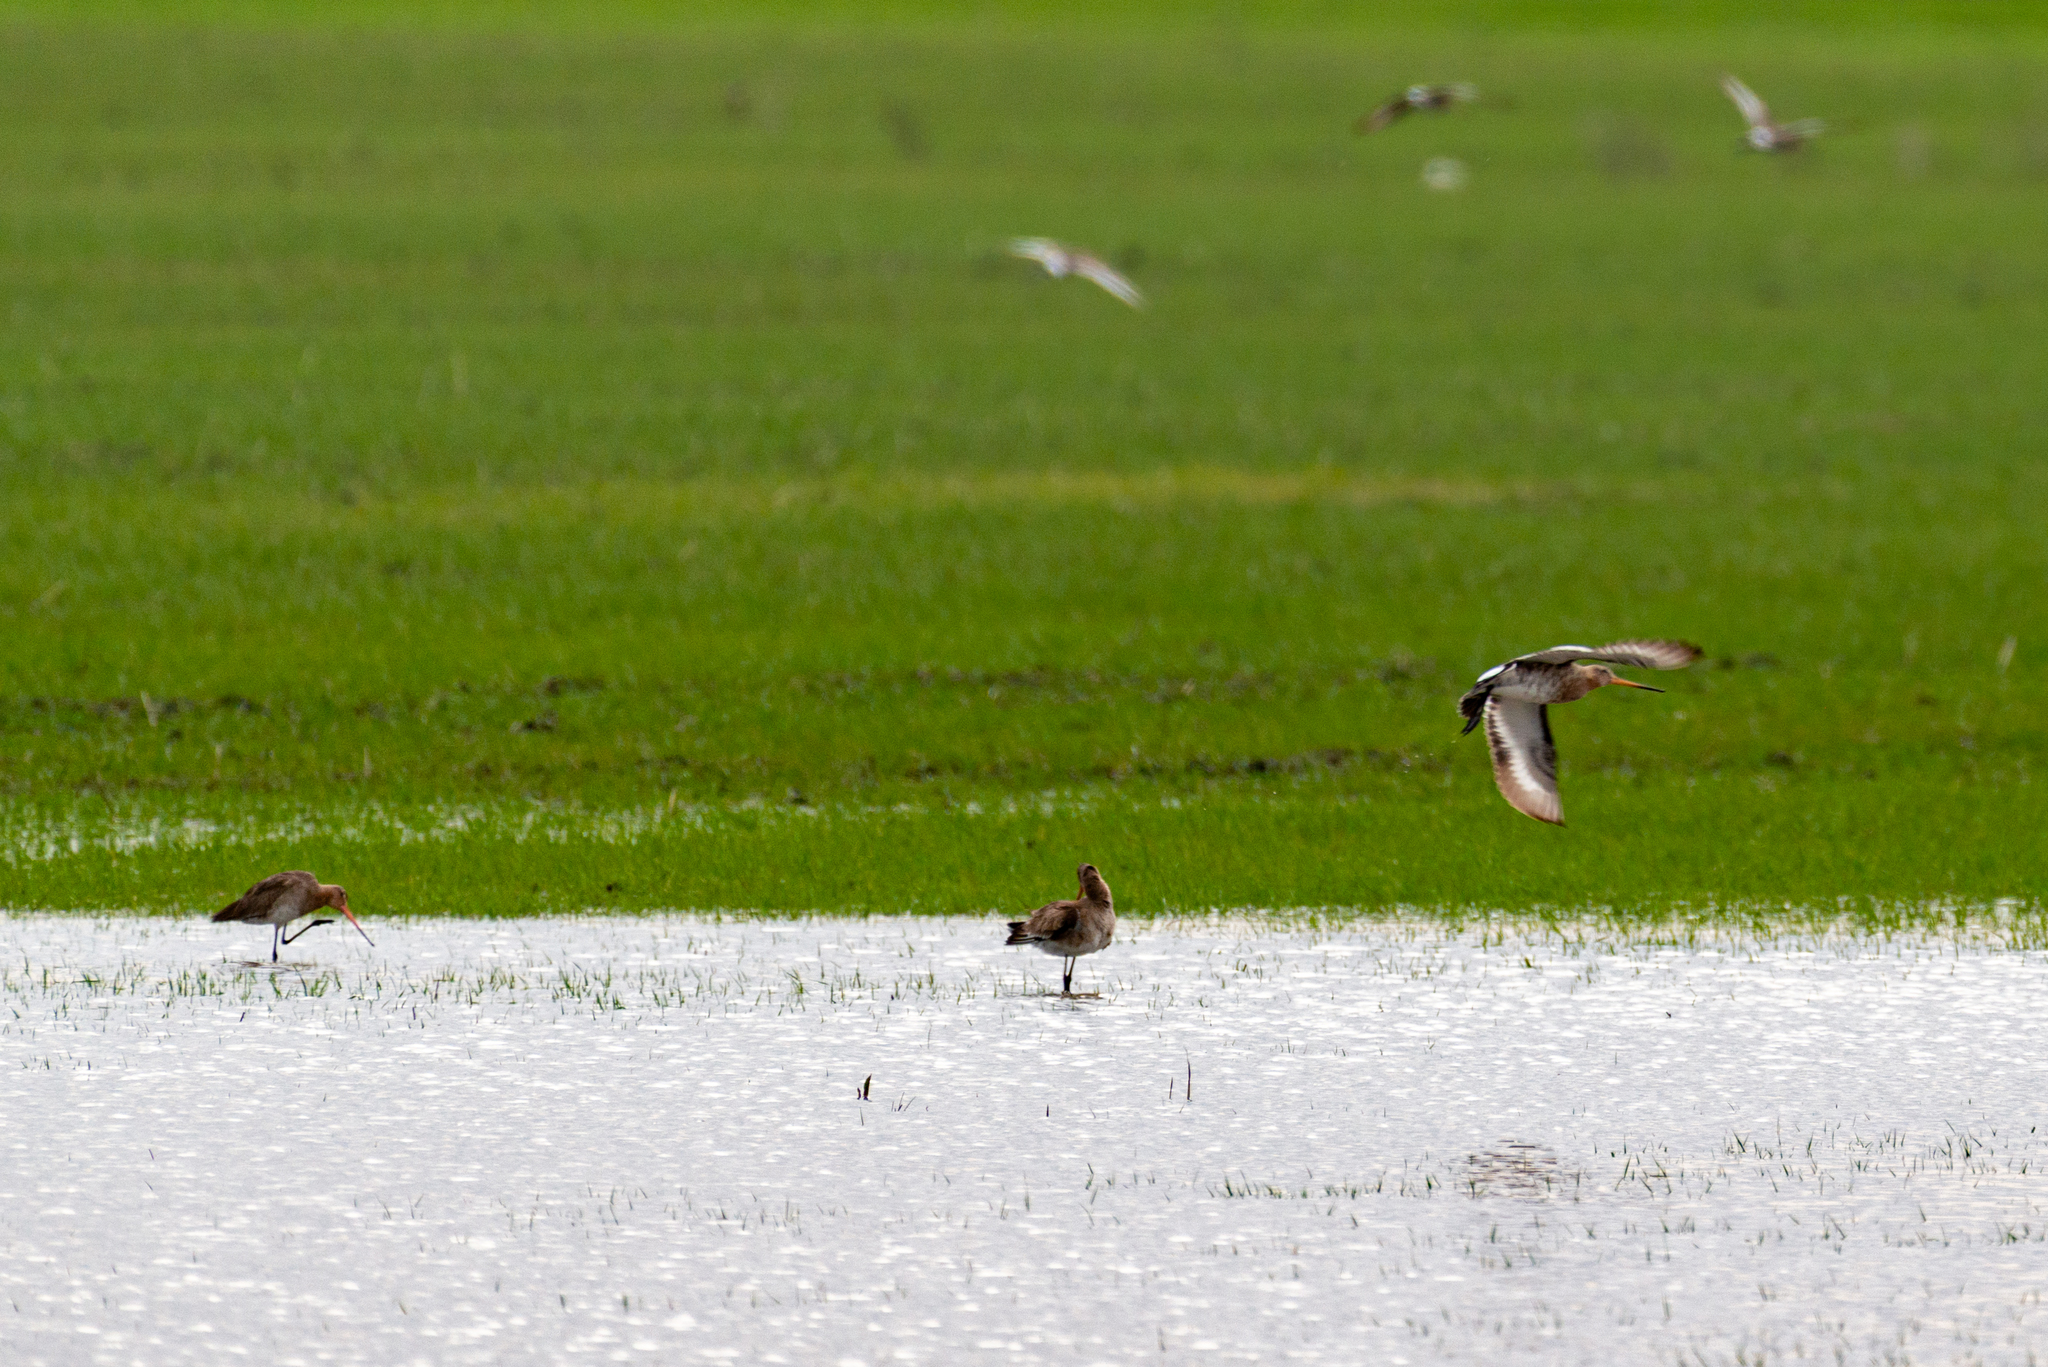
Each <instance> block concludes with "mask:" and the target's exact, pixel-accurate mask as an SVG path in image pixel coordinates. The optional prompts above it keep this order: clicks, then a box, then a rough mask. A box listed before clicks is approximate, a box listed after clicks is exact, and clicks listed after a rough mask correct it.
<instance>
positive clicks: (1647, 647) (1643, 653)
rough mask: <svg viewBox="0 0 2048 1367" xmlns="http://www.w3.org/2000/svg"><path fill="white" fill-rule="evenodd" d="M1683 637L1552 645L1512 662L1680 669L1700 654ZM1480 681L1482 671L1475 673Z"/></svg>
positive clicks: (1699, 651)
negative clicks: (1595, 662) (1581, 662)
mask: <svg viewBox="0 0 2048 1367" xmlns="http://www.w3.org/2000/svg"><path fill="white" fill-rule="evenodd" d="M1704 653H1705V652H1703V651H1702V650H1701V649H1700V648H1699V647H1698V646H1696V645H1692V644H1690V643H1689V642H1686V641H1616V642H1614V643H1613V644H1612V645H1604V646H1552V647H1551V648H1550V649H1548V650H1539V651H1537V652H1536V653H1535V654H1534V655H1523V656H1520V657H1519V658H1517V659H1515V660H1513V661H1511V662H1510V663H1513V664H1532V665H1562V664H1570V663H1571V662H1572V661H1574V660H1598V661H1600V662H1601V663H1602V664H1613V665H1627V666H1629V667H1631V668H1633V669H1684V668H1685V667H1686V666H1687V665H1689V664H1691V663H1692V662H1693V661H1694V660H1697V659H1698V658H1699V657H1700V656H1701V655H1702V654H1704ZM1479 677H1480V679H1481V681H1484V680H1485V678H1486V675H1484V674H1482V675H1480V676H1479Z"/></svg>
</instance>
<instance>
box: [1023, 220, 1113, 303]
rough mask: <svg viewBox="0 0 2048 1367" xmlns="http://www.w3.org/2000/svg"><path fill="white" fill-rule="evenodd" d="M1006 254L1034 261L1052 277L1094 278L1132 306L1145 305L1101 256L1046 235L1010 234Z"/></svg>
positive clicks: (1093, 279)
mask: <svg viewBox="0 0 2048 1367" xmlns="http://www.w3.org/2000/svg"><path fill="white" fill-rule="evenodd" d="M1010 255H1012V256H1015V257H1021V258H1022V259H1024V260H1026V261H1036V262H1037V263H1038V264H1039V265H1041V266H1043V267H1045V273H1046V274H1047V275H1049V276H1051V277H1052V278H1053V279H1055V280H1064V279H1066V278H1067V277H1068V276H1070V275H1078V276H1080V277H1081V278H1082V279H1083V280H1092V281H1094V282H1095V283H1096V284H1098V285H1100V286H1102V288H1104V289H1106V290H1108V291H1109V292H1110V293H1111V294H1113V295H1115V296H1116V297H1117V298H1119V299H1121V300H1123V301H1124V302H1125V303H1126V304H1129V305H1130V306H1131V307H1132V308H1134V309H1141V308H1143V307H1145V296H1144V295H1142V294H1140V293H1138V287H1137V286H1136V285H1133V284H1132V283H1131V282H1130V281H1128V280H1126V279H1124V277H1123V276H1122V275H1120V274H1118V273H1117V272H1116V270H1115V269H1114V268H1112V267H1111V266H1110V264H1109V263H1108V262H1107V261H1104V260H1103V259H1102V258H1101V257H1098V256H1090V255H1089V254H1088V253H1087V252H1077V251H1075V250H1074V249H1073V248H1072V247H1063V246H1061V245H1060V244H1059V243H1057V242H1055V241H1053V240H1052V239H1051V238H1049V237H1013V238H1011V239H1010Z"/></svg>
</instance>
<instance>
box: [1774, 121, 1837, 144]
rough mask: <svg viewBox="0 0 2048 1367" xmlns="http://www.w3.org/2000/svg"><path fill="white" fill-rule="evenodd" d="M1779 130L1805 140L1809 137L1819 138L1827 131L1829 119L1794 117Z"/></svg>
mask: <svg viewBox="0 0 2048 1367" xmlns="http://www.w3.org/2000/svg"><path fill="white" fill-rule="evenodd" d="M1778 131H1779V132H1781V133H1786V134H1789V135H1790V136H1792V137H1795V138H1798V139H1800V140H1801V141H1804V140H1806V139H1807V138H1817V137H1819V136H1820V135H1821V134H1823V133H1825V132H1827V131H1828V121H1827V120H1826V119H1794V120H1792V122H1790V123H1788V124H1786V125H1785V126H1784V127H1783V128H1780V129H1779V130H1778Z"/></svg>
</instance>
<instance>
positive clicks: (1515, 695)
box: [1458, 641, 1700, 826]
mask: <svg viewBox="0 0 2048 1367" xmlns="http://www.w3.org/2000/svg"><path fill="white" fill-rule="evenodd" d="M1699 657H1700V648H1699V647H1698V646H1695V645H1687V644H1686V643H1685V642H1683V641H1616V642H1615V643H1614V644H1613V645H1610V646H1552V647H1551V648H1550V649H1548V650H1539V651H1537V652H1536V653H1535V654H1534V655H1523V656H1520V657H1518V658H1516V659H1513V660H1509V661H1508V662H1507V663H1506V664H1503V665H1495V666H1494V667H1493V668H1492V669H1489V670H1487V671H1486V672H1485V673H1484V674H1481V675H1480V676H1479V681H1478V682H1477V683H1475V684H1473V685H1472V691H1471V692H1469V693H1467V694H1466V695H1465V696H1464V697H1462V698H1460V699H1458V713H1459V715H1460V716H1462V717H1464V718H1465V730H1463V731H1460V732H1459V733H1458V734H1459V735H1461V736H1462V735H1465V734H1467V733H1469V732H1470V731H1471V730H1472V728H1473V727H1475V726H1477V725H1479V723H1480V722H1481V721H1484V722H1485V723H1486V743H1487V745H1488V746H1489V747H1490V748H1491V749H1492V750H1493V781H1494V782H1495V783H1496V784H1498V785H1499V787H1500V795H1501V796H1502V797H1504V798H1506V799H1507V800H1508V805H1510V806H1511V807H1513V808H1514V809H1515V810H1516V811H1518V812H1521V813H1522V814H1523V815H1525V816H1533V817H1535V818H1536V819H1537V820H1538V821H1549V822H1552V823H1554V824H1556V825H1559V826H1562V825H1563V824H1564V808H1563V806H1562V805H1561V804H1560V803H1559V802H1558V798H1557V747H1556V746H1555V745H1554V744H1552V743H1551V739H1550V711H1549V704H1551V703H1554V702H1577V701H1578V700H1579V699H1580V698H1583V697H1585V696H1586V695H1587V694H1588V693H1591V692H1592V691H1593V690H1594V689H1596V688H1605V687H1606V686H1607V685H1608V684H1618V685H1620V686H1621V687H1623V688H1641V689H1644V690H1646V691H1648V692H1651V693H1662V692H1663V691H1664V690H1663V689H1661V688H1651V687H1650V685H1648V684H1639V683H1635V682H1633V681H1632V680H1629V679H1618V678H1616V677H1615V676H1614V671H1613V670H1611V669H1609V668H1608V667H1607V666H1608V665H1611V664H1613V665H1628V666H1631V667H1633V668H1636V669H1683V668H1685V667H1686V666H1687V665H1689V664H1691V663H1692V662H1693V661H1694V660H1697V659H1698V658H1699Z"/></svg>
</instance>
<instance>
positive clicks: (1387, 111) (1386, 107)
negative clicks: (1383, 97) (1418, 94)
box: [1351, 94, 1414, 133]
mask: <svg viewBox="0 0 2048 1367" xmlns="http://www.w3.org/2000/svg"><path fill="white" fill-rule="evenodd" d="M1413 109H1414V106H1413V105H1411V104H1409V103H1408V96H1407V95H1406V94H1401V95H1396V96H1395V97H1394V98H1393V99H1391V100H1388V101H1387V102H1386V103H1385V104H1383V105H1381V106H1380V107H1379V108H1378V109H1375V110H1373V111H1372V112H1371V113H1369V114H1366V115H1364V116H1362V117H1361V118H1360V119H1359V120H1358V122H1357V123H1354V124H1352V125H1351V131H1352V132H1354V133H1377V132H1379V131H1380V130H1381V129H1382V128H1385V127H1386V126H1387V125H1388V124H1390V123H1392V122H1394V121H1395V120H1396V119H1399V118H1402V117H1403V116H1405V115H1407V114H1408V113H1410V112H1412V110H1413Z"/></svg>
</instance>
